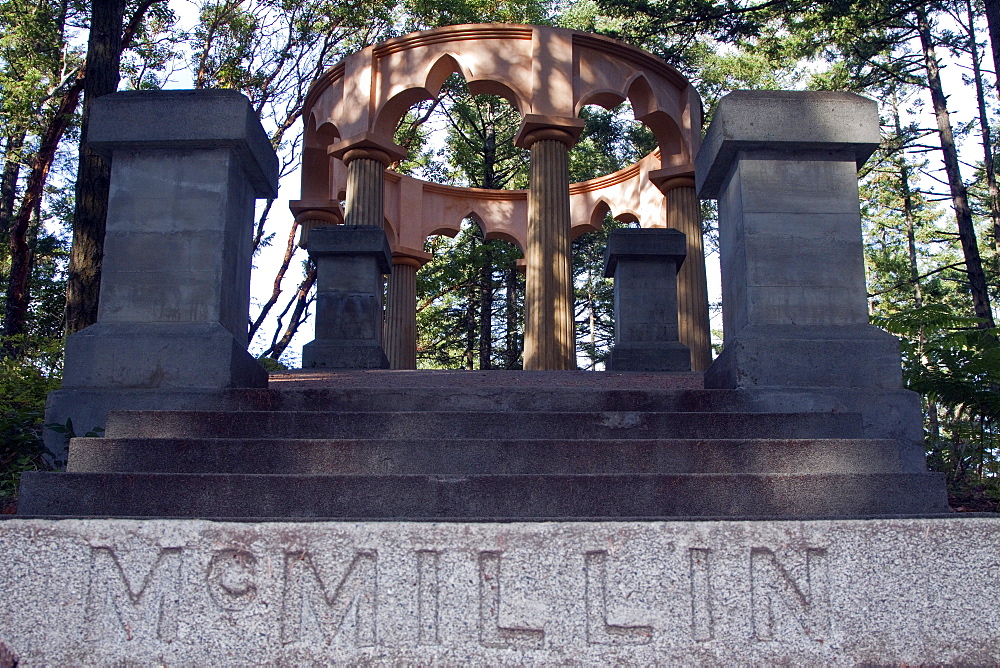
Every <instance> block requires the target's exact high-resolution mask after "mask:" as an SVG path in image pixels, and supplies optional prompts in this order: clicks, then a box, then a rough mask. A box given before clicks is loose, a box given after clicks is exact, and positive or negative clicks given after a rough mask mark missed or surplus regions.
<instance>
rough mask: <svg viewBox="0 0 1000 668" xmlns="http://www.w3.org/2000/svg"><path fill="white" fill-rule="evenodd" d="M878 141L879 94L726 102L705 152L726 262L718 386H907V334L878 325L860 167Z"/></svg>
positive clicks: (776, 95) (701, 159)
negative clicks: (901, 339)
mask: <svg viewBox="0 0 1000 668" xmlns="http://www.w3.org/2000/svg"><path fill="white" fill-rule="evenodd" d="M878 143H879V120H878V109H877V106H876V104H875V102H873V101H871V100H868V99H865V98H862V97H858V96H857V95H852V94H850V93H805V92H781V91H739V92H737V93H732V94H730V95H727V96H726V97H725V98H723V99H722V101H721V102H720V104H719V107H718V109H717V110H716V112H715V116H714V119H713V121H712V125H711V127H710V128H709V130H708V134H707V135H706V137H705V142H704V144H703V146H702V149H701V152H700V153H699V154H698V160H697V183H698V190H699V195H700V196H701V197H702V198H712V199H718V202H719V249H720V256H721V264H722V305H723V332H724V347H723V351H722V354H721V355H720V356H719V357H718V358H717V359H716V360H715V362H714V363H713V364H712V365H711V367H710V368H709V369H708V372H707V373H706V376H705V382H706V386H707V387H717V388H739V387H785V388H788V387H851V388H862V387H864V388H883V389H896V388H899V387H901V386H902V382H901V375H900V364H899V348H898V344H897V341H896V339H895V338H893V337H892V336H890V335H889V334H887V333H885V332H883V331H881V330H879V329H876V328H875V327H872V326H870V325H869V324H868V304H867V293H866V290H865V270H864V253H863V244H862V238H861V217H860V209H859V203H858V179H857V169H858V166H859V165H861V164H863V163H864V162H865V161H866V160H867V159H868V157H869V156H870V155H871V153H872V152H873V151H874V150H875V148H876V147H877V146H878Z"/></svg>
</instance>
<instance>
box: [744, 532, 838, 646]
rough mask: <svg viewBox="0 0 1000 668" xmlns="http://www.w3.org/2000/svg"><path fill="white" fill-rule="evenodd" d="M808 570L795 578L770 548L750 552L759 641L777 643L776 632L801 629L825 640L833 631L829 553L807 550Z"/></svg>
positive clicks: (752, 601)
mask: <svg viewBox="0 0 1000 668" xmlns="http://www.w3.org/2000/svg"><path fill="white" fill-rule="evenodd" d="M805 552H806V554H805V557H806V559H805V562H806V563H805V569H804V572H802V571H800V572H799V574H798V575H799V577H793V574H792V573H790V572H789V569H787V568H785V566H783V565H782V564H781V563H780V562H779V561H778V558H777V557H776V556H775V554H774V552H772V551H771V550H769V549H767V548H762V547H755V548H753V549H752V550H751V551H750V606H751V610H752V615H753V633H754V637H755V638H756V639H757V640H774V639H775V638H774V636H775V630H776V629H777V628H782V627H783V628H784V629H785V632H786V633H787V632H788V630H791V629H795V628H796V627H798V628H800V629H801V630H802V631H805V633H806V635H808V636H809V637H810V638H812V639H813V640H817V641H822V640H823V639H824V638H826V637H827V635H828V634H829V631H830V587H829V576H828V573H827V562H826V558H827V555H826V550H823V549H816V548H810V549H808V550H806V551H805Z"/></svg>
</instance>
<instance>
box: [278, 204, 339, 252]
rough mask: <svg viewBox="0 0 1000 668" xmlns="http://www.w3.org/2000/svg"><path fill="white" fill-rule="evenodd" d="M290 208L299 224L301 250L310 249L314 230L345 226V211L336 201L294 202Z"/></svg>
mask: <svg viewBox="0 0 1000 668" xmlns="http://www.w3.org/2000/svg"><path fill="white" fill-rule="evenodd" d="M288 208H289V209H290V210H291V212H292V214H293V215H294V216H295V222H297V223H298V224H299V248H307V247H308V243H309V232H310V231H311V230H312V229H314V228H316V227H326V226H329V225H343V224H344V211H343V209H341V208H340V202H337V201H335V200H292V201H290V202H288Z"/></svg>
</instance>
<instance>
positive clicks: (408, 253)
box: [392, 246, 434, 269]
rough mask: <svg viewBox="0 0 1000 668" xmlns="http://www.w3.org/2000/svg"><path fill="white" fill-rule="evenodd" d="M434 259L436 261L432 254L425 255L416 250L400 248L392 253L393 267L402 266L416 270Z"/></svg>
mask: <svg viewBox="0 0 1000 668" xmlns="http://www.w3.org/2000/svg"><path fill="white" fill-rule="evenodd" d="M432 259H434V256H433V255H431V254H430V253H425V252H424V251H420V250H416V249H415V248H406V247H405V246H399V247H397V248H396V249H395V250H393V251H392V264H393V265H402V266H407V267H413V268H414V269H420V268H421V267H423V266H424V265H425V264H427V263H428V262H430V261H431V260H432Z"/></svg>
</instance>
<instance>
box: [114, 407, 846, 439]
mask: <svg viewBox="0 0 1000 668" xmlns="http://www.w3.org/2000/svg"><path fill="white" fill-rule="evenodd" d="M861 432H862V426H861V417H860V416H859V415H858V414H855V413H837V412H829V413H653V412H627V411H619V412H584V413H580V412H497V411H488V412H487V411H398V412H336V413H334V412H316V411H311V412H310V411H243V412H237V413H233V412H213V411H116V412H112V413H110V414H109V415H108V422H107V431H106V432H105V436H107V437H109V438H123V437H125V438H183V437H187V438H305V439H310V438H378V439H398V438H404V439H408V438H441V439H449V438H469V437H478V438H487V439H509V438H516V439H524V438H535V439H545V438H562V439H566V438H568V439H580V438H588V439H602V440H603V439H636V438H639V439H650V438H702V439H711V438H860V437H861V436H862V433H861Z"/></svg>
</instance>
